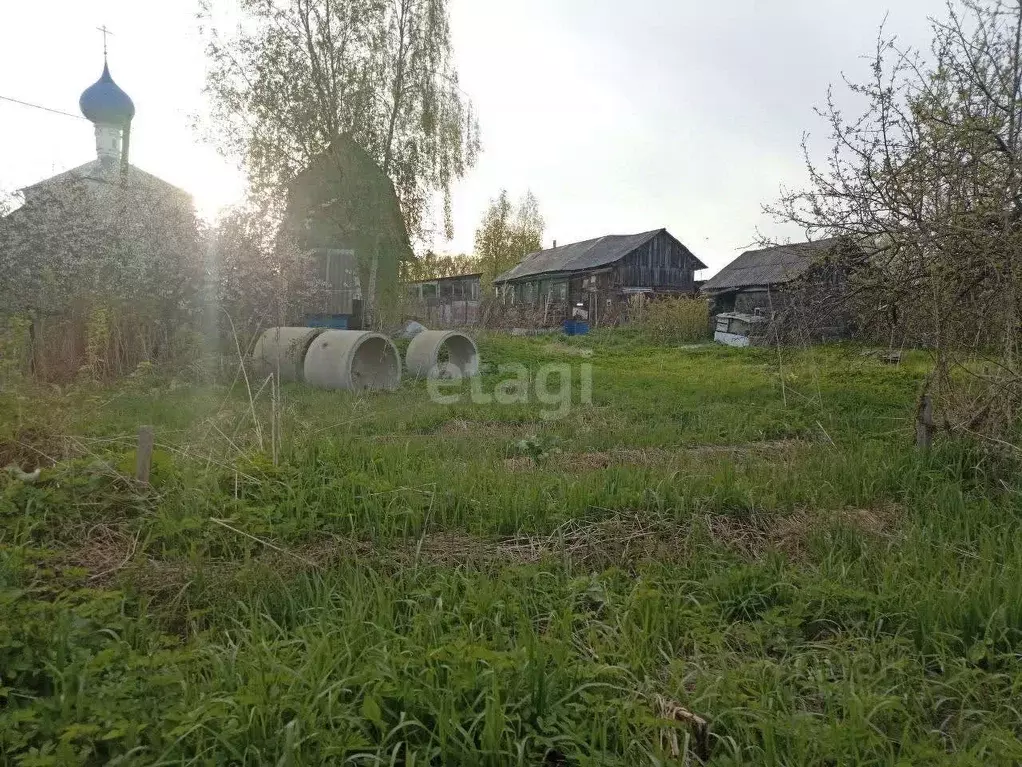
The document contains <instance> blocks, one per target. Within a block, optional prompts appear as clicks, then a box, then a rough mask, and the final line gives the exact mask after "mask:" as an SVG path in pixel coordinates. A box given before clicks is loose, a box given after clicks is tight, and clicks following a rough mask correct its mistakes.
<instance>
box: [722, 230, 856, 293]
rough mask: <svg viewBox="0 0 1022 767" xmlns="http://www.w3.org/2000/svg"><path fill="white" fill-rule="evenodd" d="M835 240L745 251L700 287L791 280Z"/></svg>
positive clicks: (738, 286)
mask: <svg viewBox="0 0 1022 767" xmlns="http://www.w3.org/2000/svg"><path fill="white" fill-rule="evenodd" d="M838 242H839V238H832V239H828V240H818V241H816V242H802V243H795V244H791V245H778V246H776V247H773V248H764V249H763V250H749V251H746V252H745V253H742V255H740V256H739V257H738V258H736V259H735V260H734V261H732V262H731V263H730V264H728V265H727V266H725V267H724V268H723V269H721V270H720V272H719V273H718V274H717V275H716V276H715V277H713V278H712V279H710V280H708V281H707V282H706V284H705V285H703V288H702V289H703V290H704V291H711V292H712V291H721V290H738V289H741V288H748V287H753V286H761V285H783V284H784V283H788V282H792V281H794V280H797V279H798V278H799V277H801V276H802V275H803V274H805V273H806V272H807V271H808V270H809V267H810V266H812V265H813V263H815V262H816V261H817V260H819V259H820V258H821V257H823V256H825V255H826V254H827V253H828V252H829V251H830V250H831V249H832V248H833V247H834V246H835V245H836V244H838Z"/></svg>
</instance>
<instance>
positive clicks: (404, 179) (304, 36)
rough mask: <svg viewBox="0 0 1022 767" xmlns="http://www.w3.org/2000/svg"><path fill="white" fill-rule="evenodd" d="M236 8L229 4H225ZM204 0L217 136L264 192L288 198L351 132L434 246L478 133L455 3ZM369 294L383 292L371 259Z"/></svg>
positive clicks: (411, 227) (414, 231)
mask: <svg viewBox="0 0 1022 767" xmlns="http://www.w3.org/2000/svg"><path fill="white" fill-rule="evenodd" d="M224 1H226V0H224ZM237 8H238V10H240V12H241V21H240V23H239V24H237V26H236V28H235V29H234V30H233V31H229V29H228V27H229V24H228V23H226V22H225V21H224V20H223V18H222V17H221V16H220V12H221V11H222V10H223V2H222V1H221V0H203V5H202V11H201V13H200V19H201V20H202V22H203V31H204V34H205V38H206V42H207V54H208V58H209V67H208V73H207V80H206V85H207V91H208V95H209V98H210V101H211V107H212V112H213V120H212V128H213V135H214V137H215V139H216V140H217V141H218V143H219V145H220V147H221V149H222V150H223V151H224V152H225V153H227V154H229V155H233V156H235V157H237V158H239V159H241V160H242V162H243V163H244V165H245V166H246V168H247V170H248V173H249V176H250V179H251V181H252V184H253V188H254V189H255V190H256V191H257V192H269V193H273V194H278V193H279V192H280V190H281V189H282V188H283V187H284V186H286V184H287V183H288V182H289V181H290V180H291V179H292V178H294V176H295V175H296V174H297V173H299V172H300V171H301V170H303V169H304V168H306V167H308V166H309V165H310V164H311V163H312V161H313V160H314V159H315V158H316V157H319V156H321V155H323V154H324V153H325V152H327V150H328V149H329V148H330V146H331V144H332V142H334V141H335V139H337V137H339V136H341V135H343V134H348V135H350V136H351V137H352V138H353V139H354V140H355V141H356V143H358V144H359V145H360V146H361V147H362V148H363V149H365V150H366V151H367V152H368V153H369V155H370V156H371V157H372V158H373V159H374V160H375V162H376V163H377V164H378V165H379V166H380V168H382V170H383V171H384V173H385V174H386V175H387V176H389V177H390V179H391V180H392V181H393V183H394V187H395V190H396V192H397V195H398V198H399V200H400V203H401V208H402V212H403V214H404V218H405V222H406V225H407V228H408V231H409V233H410V234H411V236H412V237H413V239H419V240H421V239H426V238H428V237H429V235H430V234H431V233H432V227H433V224H434V222H433V220H432V214H431V212H432V211H433V210H434V209H435V208H434V203H435V201H436V200H437V198H438V196H439V199H440V200H442V208H443V211H444V215H443V225H444V229H445V233H446V234H447V236H448V237H451V236H452V229H453V225H452V220H451V215H450V210H451V207H450V193H451V187H452V185H453V183H454V182H455V181H456V180H457V179H459V178H461V177H462V176H463V175H464V174H465V173H466V171H467V170H468V169H469V168H470V167H471V166H472V165H473V164H474V162H475V158H476V155H477V152H478V150H479V140H478V127H477V121H476V118H475V115H474V113H473V110H472V105H471V103H470V101H469V100H468V99H467V98H466V97H465V95H464V94H463V92H462V90H461V88H460V86H459V84H458V73H457V70H456V68H455V66H454V62H453V54H452V43H451V30H450V21H449V16H448V8H447V0H237ZM373 267H374V268H373V269H372V270H371V275H370V285H369V286H368V287H369V290H368V294H369V296H375V295H376V290H375V276H376V272H377V269H376V268H375V267H376V264H375V263H374V264H373Z"/></svg>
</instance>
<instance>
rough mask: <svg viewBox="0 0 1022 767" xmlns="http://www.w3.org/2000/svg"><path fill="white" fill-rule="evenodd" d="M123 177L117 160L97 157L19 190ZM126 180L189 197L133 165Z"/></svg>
mask: <svg viewBox="0 0 1022 767" xmlns="http://www.w3.org/2000/svg"><path fill="white" fill-rule="evenodd" d="M123 178H124V177H123V175H122V173H121V164H120V163H119V162H115V163H104V162H103V161H101V160H98V159H97V160H92V161H91V162H87V163H85V164H84V165H79V166H78V167H77V168H71V170H66V171H64V172H63V173H58V174H57V175H56V176H51V177H50V178H45V179H43V180H42V181H37V182H36V183H34V184H30V185H29V186H26V187H23V188H22V189H21V191H22V192H25V193H32V192H35V191H39V190H41V189H44V188H47V187H52V186H54V185H59V184H63V183H65V182H68V181H74V180H86V181H96V182H99V183H104V184H112V183H120V182H121V180H122V179H123ZM127 180H128V182H129V183H132V184H139V185H142V186H144V187H147V188H149V189H152V190H158V191H160V192H163V193H165V194H177V195H181V196H183V197H187V198H189V199H191V195H189V194H188V192H186V191H185V190H184V189H181V188H180V187H176V186H174V185H173V184H171V183H169V182H167V181H164V180H163V179H162V178H160V177H159V176H154V175H153V174H152V173H146V172H145V171H144V170H142V169H141V168H136V167H135V166H134V165H129V166H128V173H127Z"/></svg>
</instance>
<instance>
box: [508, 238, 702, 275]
mask: <svg viewBox="0 0 1022 767" xmlns="http://www.w3.org/2000/svg"><path fill="white" fill-rule="evenodd" d="M661 233H666V234H667V236H668V237H670V236H671V235H670V233H669V232H667V230H666V229H656V230H654V231H652V232H642V233H641V234H612V235H608V236H606V237H597V238H596V239H595V240H586V241H585V242H576V243H572V244H571V245H561V246H560V247H558V248H549V249H548V250H541V251H539V252H537V253H533V254H532V255H529V256H526V257H525V259H524V260H523V261H522V262H521V263H520V264H518V266H516V267H515V268H514V269H511V270H510V271H508V272H505V273H504V274H502V275H500V276H499V277H498V278H497V279H495V280H494V282H497V283H500V282H512V281H514V280H520V279H522V278H524V277H533V276H536V275H540V274H559V273H564V272H584V271H590V270H592V269H599V268H600V267H603V266H609V265H610V264H614V263H617V262H618V261H620V260H621V259H622V258H624V257H625V256H627V255H628V254H630V253H632V252H633V251H635V250H637V249H638V248H641V247H642V246H643V245H645V244H646V243H647V242H649V241H650V240H652V239H653V238H654V237H656V236H657V235H659V234H661ZM678 244H679V245H681V243H678ZM681 247H682V248H684V249H685V251H686V252H688V253H689V255H692V254H691V252H689V251H688V248H685V246H684V245H682V246H681ZM692 258H693V260H694V261H695V263H696V267H695V268H696V269H697V270H698V269H705V268H706V265H705V264H704V263H703V262H702V261H700V260H699V259H698V258H696V257H695V256H692Z"/></svg>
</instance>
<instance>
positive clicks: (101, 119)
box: [78, 61, 135, 125]
mask: <svg viewBox="0 0 1022 767" xmlns="http://www.w3.org/2000/svg"><path fill="white" fill-rule="evenodd" d="M78 106H79V107H80V108H81V110H82V114H83V115H85V116H86V117H87V118H88V119H89V120H90V121H92V122H94V123H96V124H103V125H125V124H127V123H128V122H130V121H131V118H133V117H134V116H135V105H134V104H133V103H132V101H131V98H130V97H129V96H128V94H127V93H125V92H124V91H122V90H121V88H120V86H118V85H117V83H115V82H114V79H113V78H112V77H111V76H110V68H109V67H108V66H107V65H106V62H105V61H104V62H103V74H102V76H101V77H100V78H99V79H98V80H97V81H96V82H95V83H93V84H92V85H90V86H89V87H88V88H86V89H85V92H84V93H82V97H81V98H80V99H79V100H78Z"/></svg>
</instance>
